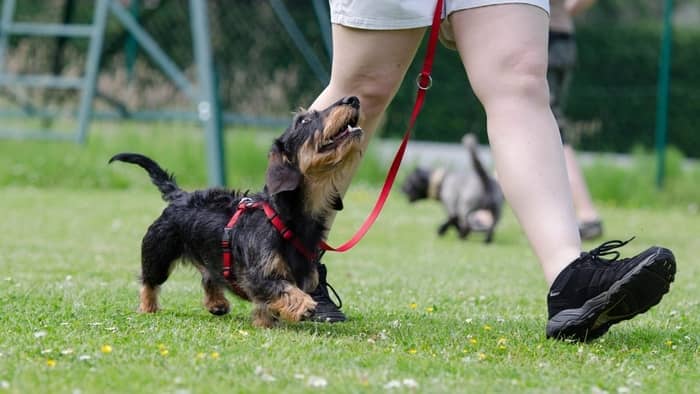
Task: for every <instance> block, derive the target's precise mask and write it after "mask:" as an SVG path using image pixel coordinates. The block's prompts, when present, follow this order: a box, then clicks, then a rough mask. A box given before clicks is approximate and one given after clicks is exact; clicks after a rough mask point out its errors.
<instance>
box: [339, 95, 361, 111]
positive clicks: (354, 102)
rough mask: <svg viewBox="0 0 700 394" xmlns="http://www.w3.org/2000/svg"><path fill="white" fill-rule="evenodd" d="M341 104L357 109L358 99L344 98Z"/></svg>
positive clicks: (358, 105)
mask: <svg viewBox="0 0 700 394" xmlns="http://www.w3.org/2000/svg"><path fill="white" fill-rule="evenodd" d="M342 103H343V104H345V105H350V106H352V107H353V108H359V107H360V99H358V98H357V97H355V96H348V97H345V98H344V99H343V101H342Z"/></svg>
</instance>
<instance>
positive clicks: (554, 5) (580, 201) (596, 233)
mask: <svg viewBox="0 0 700 394" xmlns="http://www.w3.org/2000/svg"><path fill="white" fill-rule="evenodd" d="M595 1H596V0H551V1H550V3H549V4H550V22H549V64H548V67H547V82H548V83H549V101H550V105H551V106H552V112H553V113H554V116H555V117H556V118H557V123H558V125H559V130H560V132H561V136H562V141H564V158H565V159H566V172H567V175H568V176H569V184H570V185H571V194H572V196H573V199H574V208H575V209H576V218H577V219H578V222H579V223H578V226H579V233H580V234H581V239H583V240H591V239H595V238H598V237H600V236H601V235H602V234H603V222H602V220H601V218H600V215H599V213H598V210H597V209H596V207H595V205H594V204H593V200H592V199H591V195H590V192H589V191H588V186H587V185H586V180H585V178H584V177H583V173H582V171H581V168H580V167H579V164H578V161H577V160H576V153H575V152H574V149H573V147H572V146H571V144H569V143H568V141H567V137H566V131H567V129H568V126H569V122H568V121H567V119H566V116H565V111H564V104H565V101H566V98H567V93H568V90H569V86H570V83H571V77H572V73H573V70H574V67H575V66H576V57H577V54H576V38H575V26H574V19H573V18H574V16H575V15H578V14H580V13H581V12H583V11H585V10H586V9H588V8H589V7H590V6H591V5H593V3H595Z"/></svg>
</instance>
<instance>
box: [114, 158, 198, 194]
mask: <svg viewBox="0 0 700 394" xmlns="http://www.w3.org/2000/svg"><path fill="white" fill-rule="evenodd" d="M113 161H123V162H126V163H131V164H136V165H138V166H140V167H141V168H143V169H144V170H146V172H148V175H149V176H150V177H151V181H152V182H153V184H154V185H156V187H157V188H158V190H160V192H161V193H162V194H163V200H165V201H172V200H174V199H175V198H177V197H178V196H179V195H181V194H182V193H184V192H183V190H182V189H180V187H179V186H178V185H177V183H175V177H174V176H173V175H172V174H168V173H167V172H165V170H163V169H162V168H160V166H159V165H158V163H156V162H155V161H153V160H151V159H149V158H148V157H146V156H144V155H140V154H138V153H118V154H116V155H114V156H112V158H111V159H109V163H112V162H113Z"/></svg>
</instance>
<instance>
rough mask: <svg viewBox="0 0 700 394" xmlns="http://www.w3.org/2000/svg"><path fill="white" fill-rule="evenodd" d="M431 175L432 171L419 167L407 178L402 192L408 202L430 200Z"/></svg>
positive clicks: (402, 186)
mask: <svg viewBox="0 0 700 394" xmlns="http://www.w3.org/2000/svg"><path fill="white" fill-rule="evenodd" d="M430 174H431V171H430V170H426V169H425V168H420V167H418V168H416V169H415V170H413V172H412V173H410V174H409V175H408V177H406V180H405V181H404V182H403V185H401V190H402V191H403V192H404V193H406V196H407V197H408V201H410V202H414V201H417V200H420V199H423V198H428V188H429V186H430Z"/></svg>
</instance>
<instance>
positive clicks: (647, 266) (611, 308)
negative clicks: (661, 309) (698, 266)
mask: <svg viewBox="0 0 700 394" xmlns="http://www.w3.org/2000/svg"><path fill="white" fill-rule="evenodd" d="M642 254H648V256H646V257H645V258H644V260H643V261H642V262H640V263H639V264H638V265H637V266H635V267H634V268H633V269H632V270H630V272H628V273H627V274H626V275H625V276H623V277H622V278H621V279H620V280H618V281H617V282H615V283H613V284H612V286H610V288H609V289H608V290H607V291H604V292H602V293H600V294H599V295H597V296H595V297H593V298H591V299H590V300H588V301H586V303H585V304H583V306H581V307H580V308H575V309H565V310H563V311H561V312H559V313H557V314H556V315H554V316H553V317H552V318H551V319H549V321H548V322H547V329H546V332H547V338H558V339H573V340H577V341H581V342H586V341H591V340H593V339H596V338H598V337H600V336H601V335H603V334H605V333H606V332H608V329H610V326H612V325H613V324H616V323H619V322H621V321H624V320H629V319H631V318H633V317H635V316H637V315H638V314H640V313H644V312H646V311H648V310H649V309H650V308H651V307H653V306H654V305H656V304H658V303H659V302H660V301H661V298H663V296H664V294H666V293H668V291H669V288H670V286H671V283H672V282H673V280H674V278H675V274H676V260H675V258H674V256H673V253H672V252H671V251H670V250H668V249H666V248H660V247H652V248H649V249H647V250H646V251H644V252H642Z"/></svg>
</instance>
